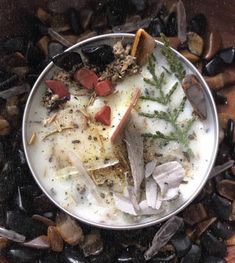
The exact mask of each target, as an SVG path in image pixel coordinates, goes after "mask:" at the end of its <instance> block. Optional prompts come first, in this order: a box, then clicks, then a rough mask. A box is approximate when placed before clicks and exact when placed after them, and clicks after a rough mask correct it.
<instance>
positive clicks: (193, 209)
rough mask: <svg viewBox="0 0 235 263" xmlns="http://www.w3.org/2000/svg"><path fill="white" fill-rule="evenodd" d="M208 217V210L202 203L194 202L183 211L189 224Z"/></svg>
mask: <svg viewBox="0 0 235 263" xmlns="http://www.w3.org/2000/svg"><path fill="white" fill-rule="evenodd" d="M207 218H208V214H207V211H206V209H205V207H204V205H203V204H202V203H198V204H192V205H190V206H188V207H187V208H186V209H185V210H184V212H183V219H184V221H185V222H186V223H187V224H189V225H191V226H192V225H195V224H197V223H199V222H202V221H203V220H206V219H207Z"/></svg>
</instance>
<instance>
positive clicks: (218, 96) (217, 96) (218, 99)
mask: <svg viewBox="0 0 235 263" xmlns="http://www.w3.org/2000/svg"><path fill="white" fill-rule="evenodd" d="M212 95H213V98H214V100H215V103H216V104H217V105H227V104H228V99H227V97H226V96H224V95H223V94H222V93H221V92H219V91H218V92H216V91H212Z"/></svg>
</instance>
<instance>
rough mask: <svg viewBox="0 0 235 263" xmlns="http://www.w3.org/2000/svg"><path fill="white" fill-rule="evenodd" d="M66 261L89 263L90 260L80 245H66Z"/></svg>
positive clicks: (66, 262)
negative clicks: (84, 254)
mask: <svg viewBox="0 0 235 263" xmlns="http://www.w3.org/2000/svg"><path fill="white" fill-rule="evenodd" d="M63 260H64V261H63V262H64V263H87V262H88V260H87V259H86V258H85V257H84V256H83V252H82V251H81V249H80V248H78V247H70V246H65V249H64V252H63Z"/></svg>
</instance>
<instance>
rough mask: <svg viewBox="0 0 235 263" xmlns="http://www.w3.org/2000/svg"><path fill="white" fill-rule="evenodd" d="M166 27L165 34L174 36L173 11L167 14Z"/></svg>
mask: <svg viewBox="0 0 235 263" xmlns="http://www.w3.org/2000/svg"><path fill="white" fill-rule="evenodd" d="M166 28H167V36H169V37H174V36H176V35H177V17H176V13H175V12H173V13H171V14H170V15H169V17H168V19H167V23H166Z"/></svg>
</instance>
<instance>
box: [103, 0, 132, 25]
mask: <svg viewBox="0 0 235 263" xmlns="http://www.w3.org/2000/svg"><path fill="white" fill-rule="evenodd" d="M130 7H131V6H130V2H129V1H126V0H110V1H108V4H107V8H106V16H107V18H108V25H109V26H110V27H112V26H117V25H121V24H124V23H125V20H126V16H127V14H128V13H129V11H130Z"/></svg>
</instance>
